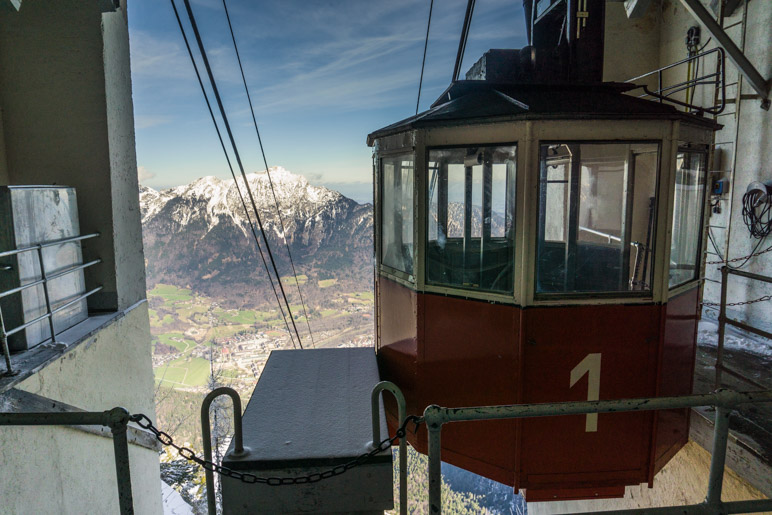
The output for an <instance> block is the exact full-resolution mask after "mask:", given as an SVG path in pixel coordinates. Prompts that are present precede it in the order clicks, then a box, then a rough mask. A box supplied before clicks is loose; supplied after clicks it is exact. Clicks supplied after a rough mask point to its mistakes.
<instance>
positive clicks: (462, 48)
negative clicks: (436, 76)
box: [452, 0, 475, 82]
mask: <svg viewBox="0 0 772 515" xmlns="http://www.w3.org/2000/svg"><path fill="white" fill-rule="evenodd" d="M474 3H475V0H468V2H467V4H466V13H465V14H464V25H463V26H462V27H461V39H460V40H459V42H458V53H457V54H456V64H455V66H454V67H453V80H452V82H456V81H457V80H458V76H459V75H460V73H461V64H462V62H463V60H464V53H465V52H466V41H467V39H468V38H469V26H470V25H471V24H472V15H473V14H474Z"/></svg>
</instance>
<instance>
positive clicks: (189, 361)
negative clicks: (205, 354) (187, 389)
mask: <svg viewBox="0 0 772 515" xmlns="http://www.w3.org/2000/svg"><path fill="white" fill-rule="evenodd" d="M208 378H209V362H208V361H207V360H205V359H203V358H190V357H182V358H178V359H175V360H174V361H171V362H169V364H168V365H165V366H162V367H160V368H157V369H156V370H155V379H156V381H159V382H163V383H165V384H166V385H167V386H175V385H177V386H205V385H206V382H207V379H208Z"/></svg>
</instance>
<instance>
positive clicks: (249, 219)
mask: <svg viewBox="0 0 772 515" xmlns="http://www.w3.org/2000/svg"><path fill="white" fill-rule="evenodd" d="M170 2H171V4H172V9H174V16H175V17H176V18H177V24H178V25H179V27H180V33H181V34H182V39H183V40H184V41H185V48H187V50H188V55H189V56H190V62H191V63H193V70H195V72H196V78H197V79H198V85H199V86H201V93H203V95H204V100H205V101H206V107H207V109H208V110H209V116H210V117H211V118H212V124H214V129H215V131H217V138H218V139H219V140H220V146H221V147H222V151H223V154H225V160H226V161H227V162H228V168H229V169H230V171H231V176H232V177H233V184H234V185H235V186H236V192H237V193H238V195H239V199H240V200H241V206H242V207H243V208H244V213H245V214H246V215H247V221H248V222H249V228H250V229H251V231H252V236H253V237H254V239H255V244H256V245H257V250H258V251H259V253H260V258H261V260H262V261H263V267H265V273H266V275H267V276H268V281H269V282H270V284H271V289H272V290H273V294H274V296H275V297H276V303H277V304H278V306H279V312H280V313H281V316H282V318H283V319H284V325H285V326H286V327H287V333H288V334H289V336H290V341H292V347H294V348H297V346H296V345H295V340H294V338H292V331H291V330H290V328H289V323H288V322H287V316H286V315H285V314H284V308H282V306H281V301H280V300H279V294H278V293H277V291H276V286H275V285H274V283H273V277H271V273H270V271H269V270H268V263H267V262H266V260H265V256H264V255H263V249H262V248H261V247H260V240H259V239H258V237H257V232H256V231H255V224H254V223H253V222H252V218H251V217H250V216H249V210H248V209H247V204H246V202H245V201H244V195H243V194H242V193H241V189H240V188H239V181H238V180H237V179H236V172H235V171H234V170H233V164H231V159H230V156H228V151H227V150H226V149H225V142H224V141H223V139H222V134H221V133H220V127H219V126H218V125H217V119H216V118H215V116H214V111H213V110H212V104H211V103H210V102H209V96H208V95H207V93H206V88H205V87H204V82H203V81H202V80H201V73H200V72H199V71H198V65H197V64H196V60H195V58H194V57H193V51H192V50H191V48H190V44H189V43H188V36H187V35H186V34H185V28H184V27H183V25H182V20H181V19H180V14H179V12H178V11H177V6H176V5H175V3H174V0H170Z"/></svg>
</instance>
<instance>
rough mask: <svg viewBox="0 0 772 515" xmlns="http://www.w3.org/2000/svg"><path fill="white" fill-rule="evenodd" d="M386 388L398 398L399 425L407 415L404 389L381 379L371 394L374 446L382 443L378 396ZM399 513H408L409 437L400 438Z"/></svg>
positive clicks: (403, 514) (402, 514)
mask: <svg viewBox="0 0 772 515" xmlns="http://www.w3.org/2000/svg"><path fill="white" fill-rule="evenodd" d="M384 390H387V391H389V392H391V393H392V395H394V398H395V399H396V400H397V423H398V426H399V427H402V424H404V423H405V417H406V416H407V413H406V412H407V408H406V405H405V396H404V395H402V390H400V389H399V387H398V386H397V385H395V384H394V383H392V382H391V381H381V382H380V383H378V384H377V385H375V388H373V392H372V394H371V395H370V402H371V408H372V417H373V442H372V444H373V447H377V446H378V445H379V444H380V443H381V415H380V411H381V410H380V404H379V403H378V398H379V395H380V393H381V392H382V391H384ZM399 513H400V514H401V515H405V514H406V513H407V438H400V439H399Z"/></svg>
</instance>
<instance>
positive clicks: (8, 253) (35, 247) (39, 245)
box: [0, 232, 100, 258]
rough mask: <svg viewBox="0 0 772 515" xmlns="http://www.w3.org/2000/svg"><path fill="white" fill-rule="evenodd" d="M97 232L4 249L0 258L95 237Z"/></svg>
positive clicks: (0, 253)
mask: <svg viewBox="0 0 772 515" xmlns="http://www.w3.org/2000/svg"><path fill="white" fill-rule="evenodd" d="M99 234H100V233H98V232H93V233H91V234H84V235H83V236H71V237H69V238H62V239H59V240H51V241H47V242H45V243H36V244H35V245H29V246H27V247H22V248H20V249H14V250H6V251H4V252H0V258H3V257H8V256H15V255H17V254H21V253H22V252H31V251H33V250H38V249H44V248H47V247H53V246H55V245H62V244H65V243H73V242H76V241H83V240H88V239H90V238H96V237H97V236H99Z"/></svg>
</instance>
